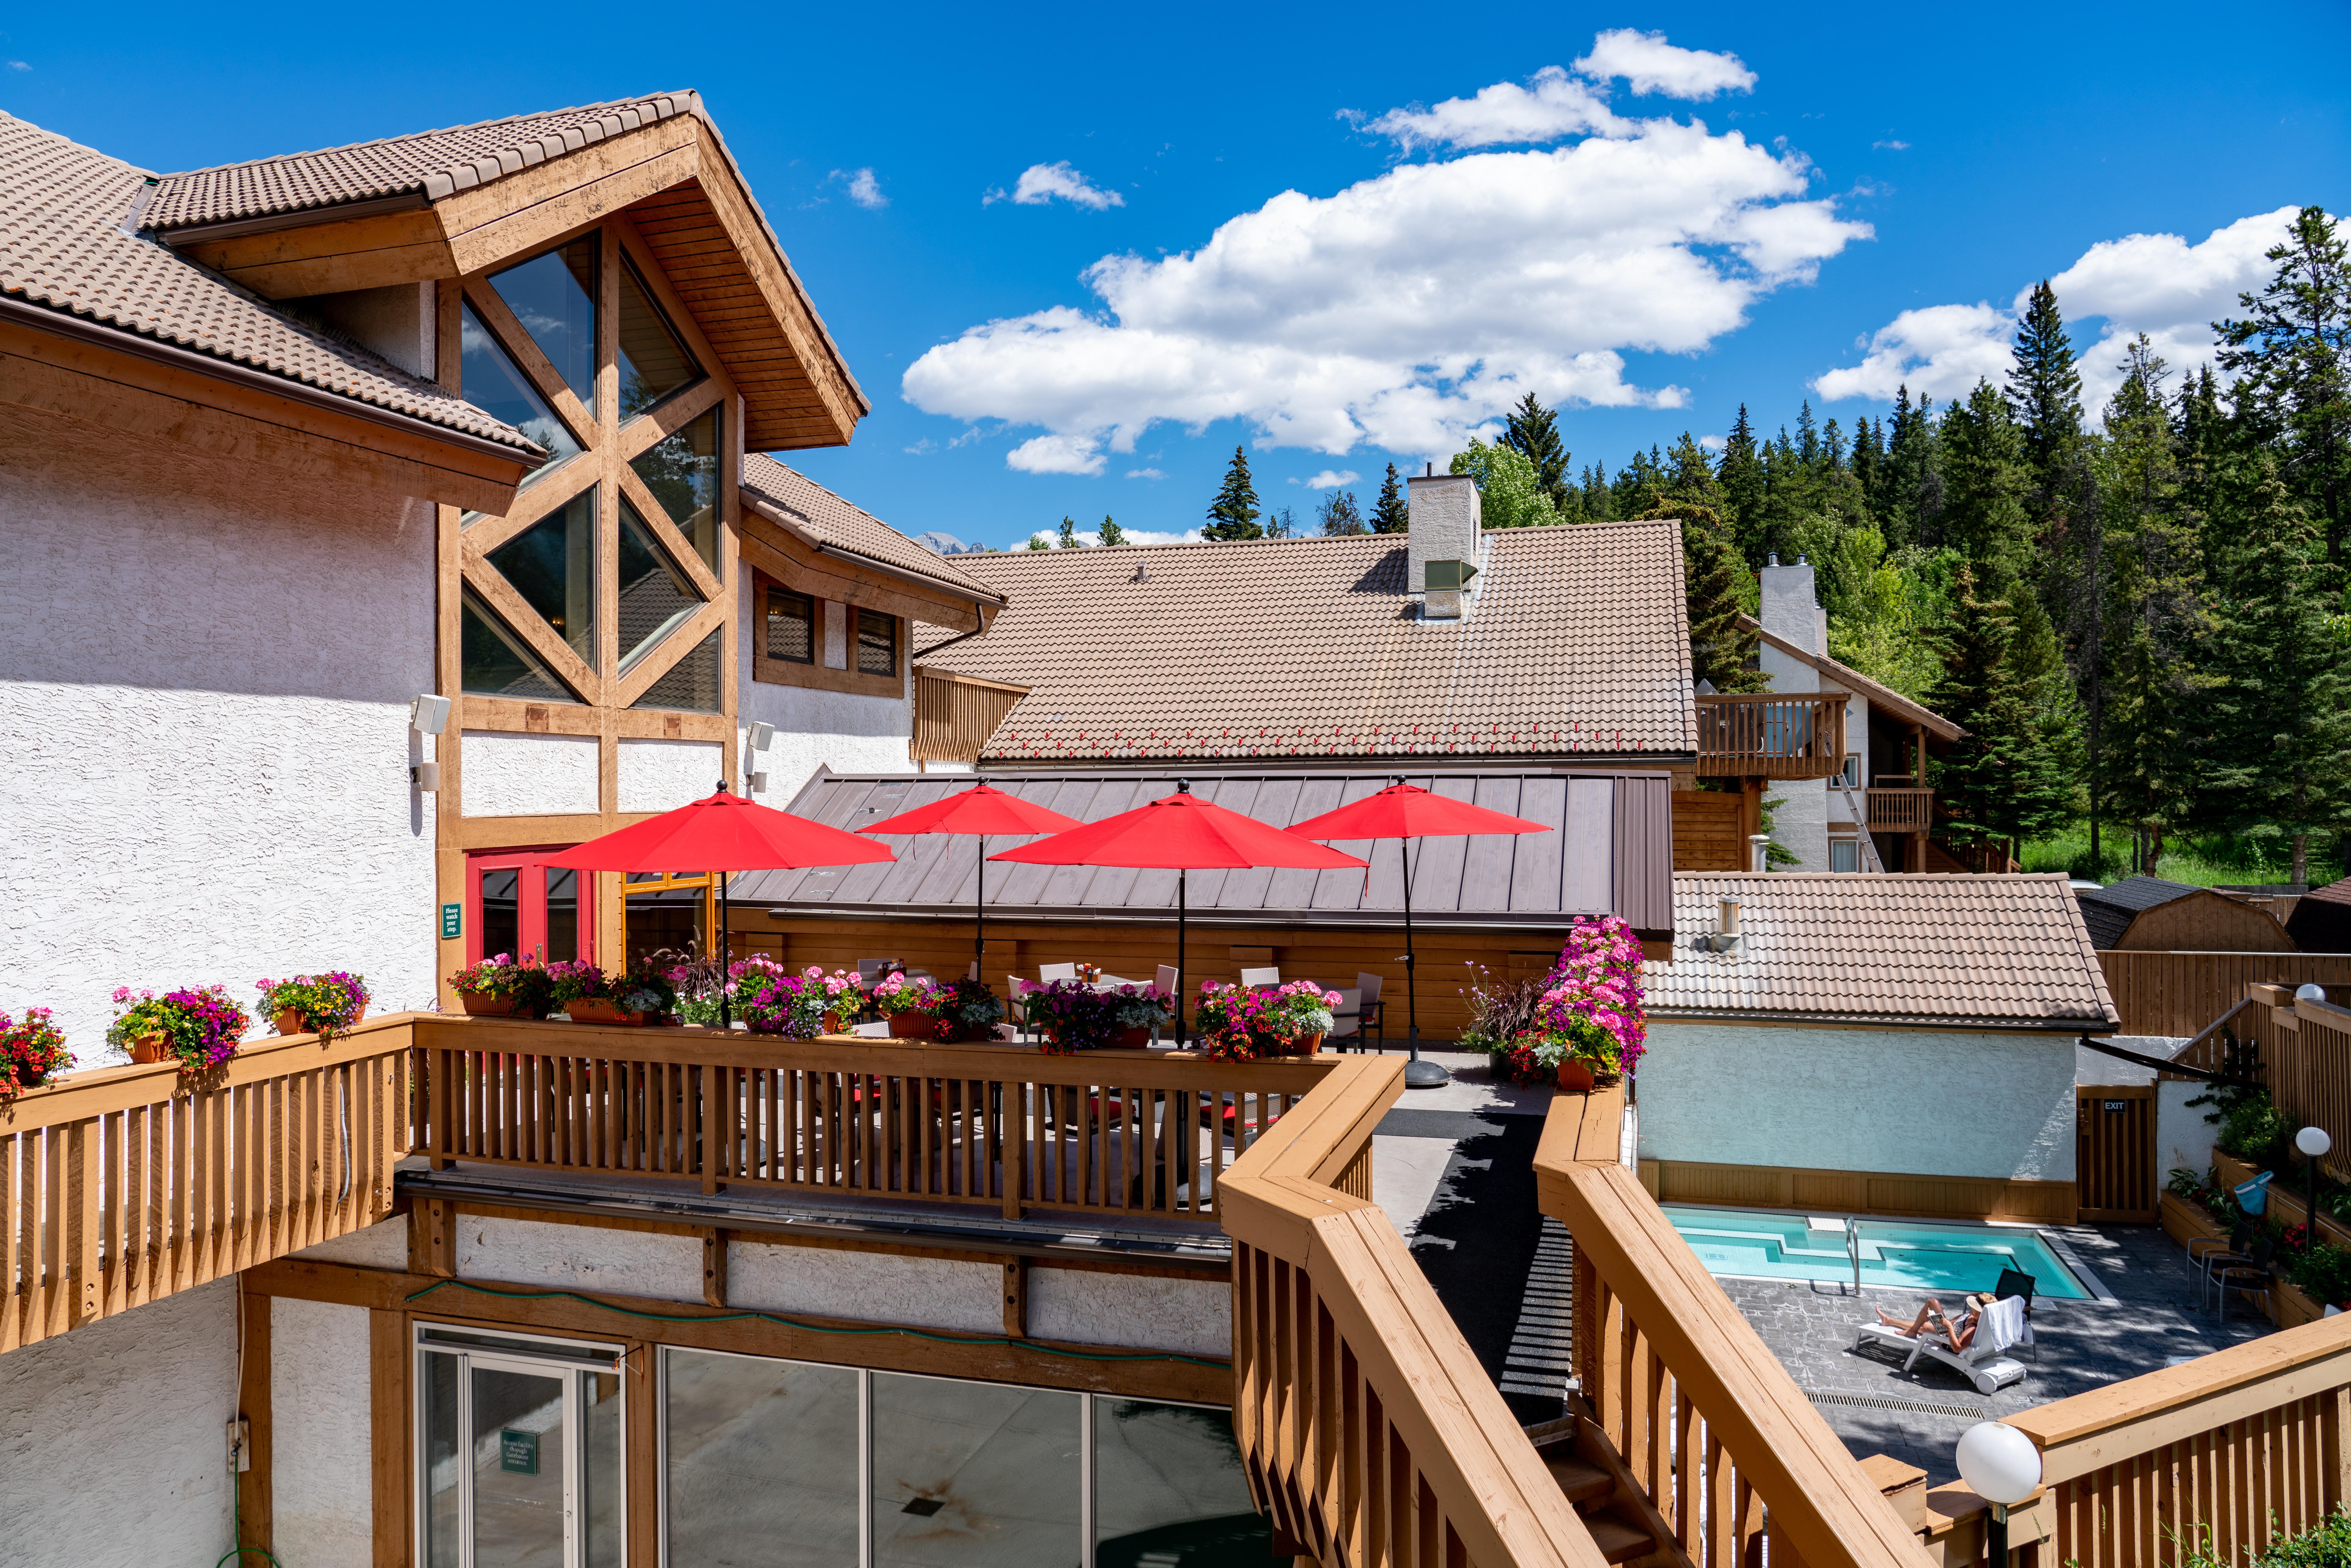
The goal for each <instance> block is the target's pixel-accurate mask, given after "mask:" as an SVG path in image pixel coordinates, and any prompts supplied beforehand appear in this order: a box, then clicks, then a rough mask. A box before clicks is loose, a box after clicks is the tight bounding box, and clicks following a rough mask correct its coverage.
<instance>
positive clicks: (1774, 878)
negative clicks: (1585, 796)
mask: <svg viewBox="0 0 2351 1568" xmlns="http://www.w3.org/2000/svg"><path fill="white" fill-rule="evenodd" d="M1724 898H1736V899H1738V900H1739V904H1740V917H1739V918H1740V929H1741V931H1742V933H1743V936H1742V937H1741V940H1740V950H1739V951H1738V952H1736V953H1710V952H1704V951H1700V950H1698V948H1697V947H1696V946H1694V945H1693V939H1694V938H1695V937H1698V936H1703V935H1705V934H1707V933H1710V932H1713V931H1716V930H1719V928H1720V921H1719V915H1718V912H1717V909H1716V904H1717V901H1718V900H1719V899H1724ZM1674 931H1675V939H1674V957H1673V962H1671V963H1670V964H1651V965H1649V966H1648V967H1646V968H1645V969H1644V970H1643V972H1642V982H1641V983H1642V985H1643V986H1644V987H1645V988H1646V990H1647V1002H1648V1009H1649V1014H1650V1017H1652V1018H1653V1019H1654V1018H1677V1017H1679V1018H1723V1017H1734V1018H1740V1017H1744V1018H1759V1019H1763V1018H1778V1019H1786V1020H1791V1021H1793V1020H1800V1019H1820V1020H1823V1021H1839V1022H1855V1023H1902V1024H1915V1025H1922V1026H1931V1025H1944V1026H1971V1027H1976V1028H2006V1029H2048V1030H2069V1031H2083V1030H2086V1031H2089V1032H2092V1033H2101V1034H2103V1033H2110V1032H2112V1031H2113V1030H2116V1029H2118V1028H2119V1027H2120V1026H2121V1021H2122V1020H2121V1018H2120V1016H2119V1015H2118V1014H2116V1011H2115V1005H2114V999H2113V998H2112V997H2110V996H2109V995H2108V994H2107V991H2106V980H2105V972H2104V971H2103V970H2101V969H2100V967H2098V956H2097V953H2096V951H2095V949H2093V948H2092V947H2091V946H2090V934H2089V932H2088V931H2087V930H2085V929H2084V927H2083V925H2082V912H2081V908H2080V906H2079V905H2077V904H2075V903H2074V895H2073V893H2072V890H2071V889H2069V888H2068V887H2067V886H2066V879H2065V878H2064V877H2063V876H2054V875H2051V876H1874V875H1861V876H1855V875H1851V874H1846V875H1838V876H1828V875H1805V874H1802V873H1771V874H1768V875H1763V876H1755V875H1744V876H1731V875H1721V874H1717V873H1707V872H1698V873H1677V875H1676V876H1675V877H1674ZM1921 1088H1922V1091H1926V1090H1927V1089H1928V1086H1925V1085H1922V1086H1921Z"/></svg>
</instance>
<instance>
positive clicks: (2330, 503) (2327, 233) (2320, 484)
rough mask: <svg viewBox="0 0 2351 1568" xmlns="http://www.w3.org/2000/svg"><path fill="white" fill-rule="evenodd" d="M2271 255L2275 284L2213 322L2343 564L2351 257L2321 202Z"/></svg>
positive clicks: (2349, 434)
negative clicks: (2238, 311)
mask: <svg viewBox="0 0 2351 1568" xmlns="http://www.w3.org/2000/svg"><path fill="white" fill-rule="evenodd" d="M2268 258H2269V259H2270V260H2271V261H2273V262H2275V263H2277V271H2276V273H2275V274H2274V275H2273V276H2272V277H2271V279H2270V286H2269V287H2267V288H2265V289H2263V290H2262V292H2261V293H2259V294H2241V295H2239V296H2238V297H2237V302H2238V304H2239V305H2240V306H2241V307H2242V308H2243V309H2244V310H2245V312H2246V314H2245V316H2244V317H2243V319H2231V320H2227V321H2216V322H2214V323H2213V324H2212V325H2213V329H2214V330H2215V331H2217V332H2219V333H2220V342H2221V350H2220V365H2221V368H2222V369H2224V370H2228V371H2234V372H2235V373H2236V378H2237V379H2236V382H2235V384H2234V385H2233V386H2232V387H2231V389H2230V391H2231V396H2232V398H2233V399H2234V401H2235V402H2236V404H2237V407H2238V410H2239V411H2240V413H2241V415H2242V416H2243V417H2244V418H2245V419H2246V420H2247V422H2248V423H2249V424H2250V425H2251V426H2252V430H2253V431H2254V433H2255V434H2256V435H2257V436H2258V437H2259V438H2260V439H2261V440H2262V441H2264V442H2267V443H2270V444H2273V445H2274V446H2275V448H2276V451H2277V458H2278V463H2279V466H2280V468H2281V469H2282V470H2283V473H2284V475H2285V476H2286V477H2287V478H2288V479H2289V480H2291V481H2292V482H2293V484H2294V488H2295V489H2296V490H2297V491H2298V492H2299V493H2300V494H2301V495H2302V496H2303V497H2304V499H2305V500H2306V501H2307V502H2308V504H2309V505H2310V507H2311V509H2312V510H2313V511H2314V512H2315V513H2316V514H2317V515H2318V517H2319V519H2320V522H2321V524H2322V526H2323V527H2324V528H2325V540H2326V559H2327V562H2328V564H2329V565H2331V566H2335V567H2340V566H2341V565H2342V564H2343V552H2344V530H2345V527H2346V521H2351V518H2346V507H2351V364H2347V363H2346V355H2351V256H2346V246H2345V243H2344V241H2343V240H2341V239H2340V238H2338V237H2337V236H2336V235H2335V220H2334V219H2333V218H2331V217H2329V216H2328V215H2327V214H2326V209H2325V208H2324V207H2304V208H2303V209H2302V212H2301V214H2299V215H2298V216H2296V217H2295V219H2294V226H2293V227H2292V229H2291V230H2289V231H2288V233H2287V235H2286V238H2285V239H2284V241H2283V243H2281V244H2279V245H2276V246H2272V247H2271V248H2270V250H2269V252H2268Z"/></svg>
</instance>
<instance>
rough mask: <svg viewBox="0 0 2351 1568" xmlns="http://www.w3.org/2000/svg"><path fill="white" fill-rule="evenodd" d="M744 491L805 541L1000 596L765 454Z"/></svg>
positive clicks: (749, 466) (752, 456)
mask: <svg viewBox="0 0 2351 1568" xmlns="http://www.w3.org/2000/svg"><path fill="white" fill-rule="evenodd" d="M741 485H742V489H743V495H744V498H745V500H747V501H748V502H749V503H750V504H751V505H752V506H753V507H758V508H761V509H763V510H766V511H768V512H771V513H773V514H774V519H773V520H775V521H778V522H780V523H783V524H784V525H785V526H786V527H788V528H793V529H794V530H796V531H798V532H799V533H800V534H802V535H805V536H806V537H807V538H808V539H809V542H810V543H811V544H820V545H830V546H831V547H832V548H833V549H840V550H845V551H847V552H848V553H850V554H851V555H855V556H862V557H863V558H864V559H867V560H872V561H878V562H880V563H881V564H882V565H883V566H887V567H893V568H895V569H896V570H900V571H904V572H912V573H913V574H914V575H915V576H916V577H920V578H925V579H927V580H930V581H932V582H935V583H938V584H940V585H942V586H944V587H946V588H951V589H954V590H956V591H958V592H961V593H975V594H980V595H984V596H985V597H987V599H988V600H990V601H994V600H995V599H997V598H998V590H997V589H995V588H993V587H990V586H989V585H988V584H987V583H985V582H982V581H980V580H978V579H977V578H974V577H971V576H969V575H967V573H965V572H962V571H960V570H956V568H955V567H954V566H952V565H950V564H949V563H948V561H947V559H946V557H945V556H941V555H935V554H934V553H932V552H931V551H929V550H926V549H924V548H923V547H922V546H920V545H918V544H916V543H915V542H914V540H912V539H910V538H907V537H906V536H905V535H904V534H902V533H900V532H899V531H898V530H897V529H895V528H892V527H891V526H890V525H889V524H887V523H885V522H883V520H882V519H881V518H879V517H875V516H874V515H873V514H872V513H871V512H869V511H867V510H865V509H864V508H863V507H858V506H852V504H851V503H849V502H848V501H845V500H843V499H841V497H839V496H836V495H834V494H833V493H832V492H831V491H830V490H828V489H826V488H825V487H824V486H821V485H820V484H818V483H817V482H816V481H815V480H813V479H811V478H810V477H809V476H807V475H805V474H803V473H801V472H800V471H799V470H798V469H797V468H787V467H785V466H784V465H782V464H780V463H778V462H777V461H776V460H775V459H774V458H772V457H770V456H768V455H767V454H766V453H763V452H747V453H745V454H744V455H743V477H742V481H741ZM958 630H961V628H958Z"/></svg>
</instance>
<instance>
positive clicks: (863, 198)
mask: <svg viewBox="0 0 2351 1568" xmlns="http://www.w3.org/2000/svg"><path fill="white" fill-rule="evenodd" d="M829 178H831V179H835V180H839V181H841V183H844V184H846V185H847V186H848V187H849V199H850V200H851V201H852V202H855V203H856V204H858V205H859V206H861V207H869V208H879V207H886V206H888V205H889V204H890V198H889V197H887V196H885V195H883V193H882V182H881V181H879V180H877V179H875V178H874V177H873V171H872V170H871V169H835V170H834V171H833V172H832V173H831V175H830V176H829Z"/></svg>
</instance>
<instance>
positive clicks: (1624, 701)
mask: <svg viewBox="0 0 2351 1568" xmlns="http://www.w3.org/2000/svg"><path fill="white" fill-rule="evenodd" d="M1485 538H1486V543H1487V549H1486V559H1485V561H1484V563H1483V565H1482V566H1481V568H1480V573H1479V580H1478V584H1477V586H1478V594H1477V601H1476V607H1475V609H1474V610H1473V611H1472V612H1471V613H1470V614H1468V615H1467V616H1465V617H1464V618H1463V619H1461V620H1459V621H1450V622H1447V621H1423V620H1421V619H1419V617H1418V615H1417V612H1416V601H1415V600H1413V599H1411V598H1408V597H1407V596H1406V595H1405V591H1404V589H1405V540H1404V538H1402V537H1401V536H1398V535H1378V534H1373V535H1360V536H1356V537H1353V538H1300V539H1261V540H1249V541H1246V542H1234V543H1217V544H1186V545H1166V546H1160V545H1152V546H1141V547H1127V548H1116V549H1078V550H1008V551H1005V552H1002V553H998V554H979V555H967V556H959V557H957V558H956V563H957V564H958V565H959V566H960V567H961V568H962V569H963V570H966V571H967V572H969V573H970V574H971V575H972V576H974V577H976V578H977V579H979V580H981V581H983V582H985V583H987V584H988V585H989V586H991V587H993V588H997V589H998V590H1000V591H1003V592H1004V593H1005V594H1007V595H1008V597H1009V598H1010V600H1011V604H1010V607H1009V608H1008V609H1007V610H1006V611H1005V612H1004V613H1003V614H1002V615H1000V616H998V618H997V622H996V625H995V626H994V628H993V629H992V630H990V631H989V632H988V633H987V635H986V636H985V637H978V638H975V639H973V640H972V641H970V642H968V643H957V644H956V646H955V647H953V648H951V649H949V650H947V651H946V652H945V653H940V654H939V655H937V657H936V660H935V662H936V663H937V664H941V665H943V666H945V667H946V668H949V669H953V670H956V671H957V672H960V673H962V674H970V675H978V676H982V677H984V678H987V679H989V680H1000V681H1007V682H1010V683H1012V684H1015V685H1026V686H1028V687H1029V688H1030V689H1029V695H1027V696H1025V697H1023V698H1022V699H1021V700H1020V701H1019V704H1018V705H1017V706H1014V708H1013V709H1012V711H1011V713H1010V714H1009V715H1008V716H1007V717H1006V719H1005V721H1004V723H1003V724H1002V725H1001V726H1000V727H998V729H997V731H996V734H995V735H994V736H993V737H990V739H989V740H988V743H987V746H986V747H984V748H983V749H982V751H981V753H980V755H981V757H982V758H984V759H986V760H989V761H995V762H1007V763H1009V762H1030V761H1050V762H1061V761H1076V760H1081V759H1098V760H1111V759H1121V760H1123V759H1148V758H1309V757H1315V758H1320V757H1414V756H1417V757H1442V756H1452V757H1477V758H1500V757H1557V758H1562V759H1567V758H1603V757H1650V756H1660V757H1675V756H1687V755H1689V754H1690V753H1692V752H1693V751H1694V750H1695V748H1696V745H1697V713H1696V707H1695V705H1694V699H1693V697H1692V695H1691V689H1690V669H1689V632H1688V620H1687V606H1686V604H1685V602H1684V599H1683V589H1682V552H1681V537H1680V529H1679V528H1678V527H1677V525H1675V524H1673V523H1670V522H1662V523H1660V522H1639V523H1583V524H1574V525H1569V526H1564V527H1558V528H1497V529H1494V530H1492V531H1490V532H1489V533H1488V534H1487V535H1486V536H1485Z"/></svg>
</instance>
